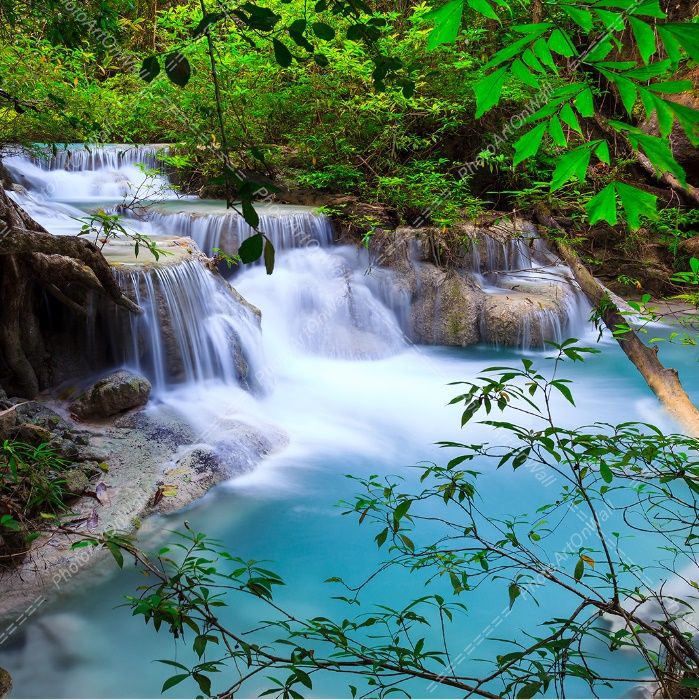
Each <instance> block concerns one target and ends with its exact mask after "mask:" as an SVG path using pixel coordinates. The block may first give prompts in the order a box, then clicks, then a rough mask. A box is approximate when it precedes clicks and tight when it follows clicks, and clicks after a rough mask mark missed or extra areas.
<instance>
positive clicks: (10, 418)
mask: <svg viewBox="0 0 699 700" xmlns="http://www.w3.org/2000/svg"><path fill="white" fill-rule="evenodd" d="M16 425H17V413H16V411H15V410H14V408H5V409H3V410H0V440H7V439H9V438H10V437H12V435H14V432H15V426H16Z"/></svg>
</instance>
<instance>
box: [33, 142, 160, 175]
mask: <svg viewBox="0 0 699 700" xmlns="http://www.w3.org/2000/svg"><path fill="white" fill-rule="evenodd" d="M167 151H168V146H167V145H161V146H158V145H145V146H129V145H121V144H107V145H103V146H88V145H85V144H57V145H54V146H52V147H51V148H48V147H44V148H42V149H40V150H39V151H38V152H32V153H31V154H30V156H29V160H30V161H31V162H32V163H33V164H34V165H36V166H37V167H39V168H41V169H42V170H68V171H72V172H83V171H94V170H121V169H122V168H124V167H125V166H132V165H138V164H141V165H144V166H146V167H148V168H153V169H157V170H159V169H160V167H161V163H160V161H159V160H158V155H159V154H161V153H167Z"/></svg>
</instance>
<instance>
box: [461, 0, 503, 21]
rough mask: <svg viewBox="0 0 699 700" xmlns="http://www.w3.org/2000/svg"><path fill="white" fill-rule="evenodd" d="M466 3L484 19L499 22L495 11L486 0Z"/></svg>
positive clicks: (473, 0) (467, 0)
mask: <svg viewBox="0 0 699 700" xmlns="http://www.w3.org/2000/svg"><path fill="white" fill-rule="evenodd" d="M466 2H467V4H468V6H469V7H470V8H471V9H472V10H475V11H476V12H478V13H479V14H481V15H483V16H484V17H487V18H488V19H497V20H498V21H499V18H498V16H497V15H496V14H495V11H494V10H493V8H492V7H491V6H490V3H488V2H487V1H486V0H466Z"/></svg>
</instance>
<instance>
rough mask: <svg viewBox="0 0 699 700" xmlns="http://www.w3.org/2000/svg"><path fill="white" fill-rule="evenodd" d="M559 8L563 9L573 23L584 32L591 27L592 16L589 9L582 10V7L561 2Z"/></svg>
mask: <svg viewBox="0 0 699 700" xmlns="http://www.w3.org/2000/svg"><path fill="white" fill-rule="evenodd" d="M559 8H560V9H561V10H563V12H565V13H566V14H567V15H568V17H570V18H571V19H572V20H573V22H575V24H577V25H578V26H579V27H582V29H583V30H584V31H585V32H589V31H590V30H591V29H592V23H593V18H592V13H591V12H590V11H589V10H583V9H582V8H579V7H574V6H573V5H567V4H561V5H559Z"/></svg>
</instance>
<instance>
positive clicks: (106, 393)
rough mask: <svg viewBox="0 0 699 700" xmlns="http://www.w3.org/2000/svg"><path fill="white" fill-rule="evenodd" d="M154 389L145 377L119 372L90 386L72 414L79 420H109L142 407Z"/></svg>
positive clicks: (74, 406)
mask: <svg viewBox="0 0 699 700" xmlns="http://www.w3.org/2000/svg"><path fill="white" fill-rule="evenodd" d="M150 392H151V385H150V382H149V381H148V380H147V379H145V378H144V377H140V376H138V375H136V374H133V373H132V372H127V371H126V370H120V371H119V372H114V373H113V374H110V375H109V376H107V377H104V378H103V379H100V380H99V381H98V382H96V383H95V384H93V385H92V386H90V387H89V388H88V389H87V390H86V391H85V392H84V393H83V394H82V395H81V396H80V397H79V398H78V400H77V401H75V402H74V403H73V404H72V405H71V407H70V410H71V411H72V412H73V413H74V414H75V415H76V416H78V417H79V418H109V417H111V416H114V415H117V414H119V413H123V412H124V411H128V410H130V409H133V408H138V407H139V406H144V405H145V404H146V403H147V402H148V399H149V397H150Z"/></svg>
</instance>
